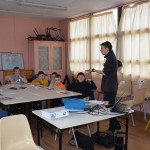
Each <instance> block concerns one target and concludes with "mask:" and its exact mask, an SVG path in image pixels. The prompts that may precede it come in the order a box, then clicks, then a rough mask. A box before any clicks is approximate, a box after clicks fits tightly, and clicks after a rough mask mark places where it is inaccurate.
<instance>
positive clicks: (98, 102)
mask: <svg viewBox="0 0 150 150" xmlns="http://www.w3.org/2000/svg"><path fill="white" fill-rule="evenodd" d="M89 102H90V104H95V105H103V104H105V101H98V100H90V101H89Z"/></svg>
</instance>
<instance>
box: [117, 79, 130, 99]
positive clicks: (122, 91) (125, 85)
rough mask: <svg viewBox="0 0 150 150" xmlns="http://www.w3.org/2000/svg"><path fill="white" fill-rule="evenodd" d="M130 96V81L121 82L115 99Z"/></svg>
mask: <svg viewBox="0 0 150 150" xmlns="http://www.w3.org/2000/svg"><path fill="white" fill-rule="evenodd" d="M122 95H123V97H127V96H131V81H129V80H126V81H122V82H121V83H120V84H119V86H118V91H117V97H122Z"/></svg>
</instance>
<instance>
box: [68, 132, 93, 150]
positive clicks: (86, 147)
mask: <svg viewBox="0 0 150 150" xmlns="http://www.w3.org/2000/svg"><path fill="white" fill-rule="evenodd" d="M74 134H75V137H76V140H77V143H78V147H80V148H82V149H83V150H94V145H93V141H92V139H91V137H89V136H87V135H85V134H83V133H81V132H79V131H75V132H74ZM73 141H74V137H72V138H71V140H70V141H69V144H70V145H72V146H76V144H75V142H73Z"/></svg>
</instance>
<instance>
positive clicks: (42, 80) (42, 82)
mask: <svg viewBox="0 0 150 150" xmlns="http://www.w3.org/2000/svg"><path fill="white" fill-rule="evenodd" d="M32 84H34V85H36V86H40V87H48V85H49V83H48V80H47V78H46V77H45V74H44V72H43V71H39V72H38V77H37V78H36V79H34V80H33V81H32ZM45 105H46V102H45V101H42V102H35V103H33V106H32V108H33V109H41V108H45Z"/></svg>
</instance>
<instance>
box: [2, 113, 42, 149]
mask: <svg viewBox="0 0 150 150" xmlns="http://www.w3.org/2000/svg"><path fill="white" fill-rule="evenodd" d="M0 136H1V149H2V150H40V148H39V147H37V146H36V145H35V143H34V141H33V137H32V134H31V130H30V126H29V123H28V120H27V118H26V116H25V115H14V116H9V117H4V118H2V119H1V134H0Z"/></svg>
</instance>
